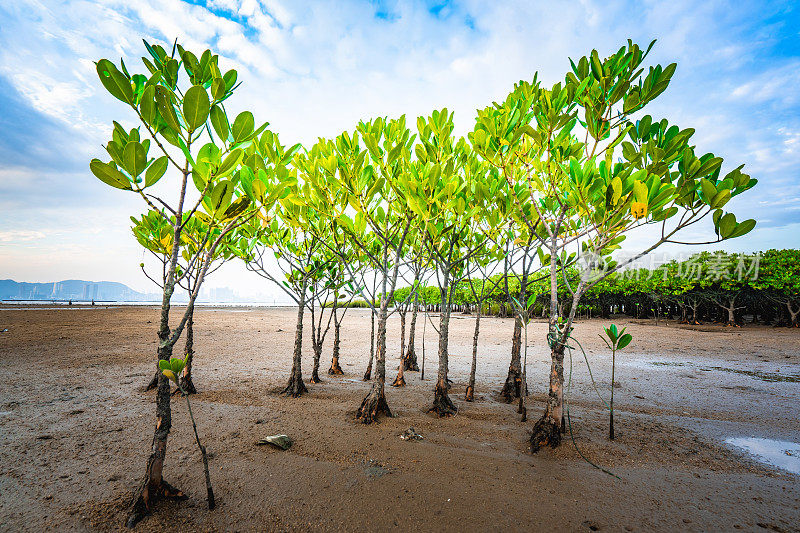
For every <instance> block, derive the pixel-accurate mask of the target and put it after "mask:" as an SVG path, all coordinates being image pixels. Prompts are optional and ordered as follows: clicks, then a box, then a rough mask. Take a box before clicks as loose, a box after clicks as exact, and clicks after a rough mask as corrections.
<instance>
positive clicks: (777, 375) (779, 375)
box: [623, 360, 800, 383]
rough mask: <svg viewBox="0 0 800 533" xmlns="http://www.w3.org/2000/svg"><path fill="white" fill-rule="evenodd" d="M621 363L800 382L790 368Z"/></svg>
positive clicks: (690, 363) (633, 366) (687, 363)
mask: <svg viewBox="0 0 800 533" xmlns="http://www.w3.org/2000/svg"><path fill="white" fill-rule="evenodd" d="M623 365H625V366H628V367H632V368H640V369H646V368H653V367H656V368H659V367H660V368H664V369H665V370H666V368H668V367H695V368H697V370H699V371H701V372H712V371H716V372H726V373H729V374H738V375H740V376H746V377H749V378H753V379H757V380H759V381H766V382H768V383H800V374H797V373H794V372H792V371H791V370H790V371H788V372H785V373H784V372H780V370H778V371H777V372H764V371H761V370H745V369H741V368H729V367H724V366H712V365H704V364H701V363H696V362H691V361H686V362H681V361H663V360H662V361H642V360H633V361H627V362H624V363H623Z"/></svg>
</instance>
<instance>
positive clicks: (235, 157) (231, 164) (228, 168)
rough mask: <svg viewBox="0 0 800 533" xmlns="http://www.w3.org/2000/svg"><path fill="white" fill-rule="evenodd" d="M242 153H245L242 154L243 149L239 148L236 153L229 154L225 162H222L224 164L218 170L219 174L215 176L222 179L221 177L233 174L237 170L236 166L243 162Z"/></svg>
mask: <svg viewBox="0 0 800 533" xmlns="http://www.w3.org/2000/svg"><path fill="white" fill-rule="evenodd" d="M242 153H243V152H242V150H241V148H237V149H235V150H234V151H232V152H231V153H230V154H228V157H226V158H225V160H224V161H223V162H222V164H221V165H220V166H219V168H218V169H217V173H216V174H215V177H217V178H221V177H223V176H227V175H228V174H230V173H231V172H233V169H235V168H236V165H238V164H239V161H241V159H242Z"/></svg>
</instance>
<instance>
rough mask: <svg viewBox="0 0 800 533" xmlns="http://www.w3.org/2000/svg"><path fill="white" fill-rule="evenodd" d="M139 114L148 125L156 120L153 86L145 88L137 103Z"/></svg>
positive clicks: (154, 89) (154, 90)
mask: <svg viewBox="0 0 800 533" xmlns="http://www.w3.org/2000/svg"><path fill="white" fill-rule="evenodd" d="M139 112H140V113H141V114H142V117H143V118H144V121H145V122H147V123H148V124H152V123H153V122H154V121H155V120H156V88H155V87H154V86H152V85H148V86H147V87H145V89H144V92H143V93H142V98H141V100H140V101H139Z"/></svg>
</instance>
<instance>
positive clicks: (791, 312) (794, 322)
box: [786, 300, 800, 328]
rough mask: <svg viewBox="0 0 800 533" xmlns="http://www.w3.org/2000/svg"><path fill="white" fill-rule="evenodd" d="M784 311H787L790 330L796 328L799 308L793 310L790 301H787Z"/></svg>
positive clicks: (799, 313) (799, 312)
mask: <svg viewBox="0 0 800 533" xmlns="http://www.w3.org/2000/svg"><path fill="white" fill-rule="evenodd" d="M786 310H787V311H789V320H790V322H789V327H790V328H796V327H797V316H798V315H800V307H798V308H797V309H794V308H793V307H792V302H791V300H788V301H787V302H786Z"/></svg>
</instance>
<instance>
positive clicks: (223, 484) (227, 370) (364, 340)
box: [0, 305, 800, 531]
mask: <svg viewBox="0 0 800 533" xmlns="http://www.w3.org/2000/svg"><path fill="white" fill-rule="evenodd" d="M0 307H1V308H2V309H0V330H2V329H4V328H8V331H6V332H3V333H0V383H2V386H0V530H2V531H42V530H48V529H50V530H52V529H58V530H61V531H64V530H72V531H83V530H102V531H106V530H121V529H122V523H123V519H124V511H125V508H126V506H127V504H128V500H129V498H130V496H131V494H132V491H133V489H134V487H135V485H136V483H137V482H138V481H139V479H140V477H141V475H142V473H143V470H144V465H145V460H146V457H147V454H148V450H149V446H150V441H151V439H152V432H153V424H154V403H153V400H154V392H144V391H143V387H144V385H146V383H147V381H148V380H149V378H150V377H151V376H152V373H153V371H154V369H155V346H156V344H155V341H156V323H157V319H158V310H157V309H155V308H153V307H108V308H105V307H94V308H80V307H73V308H69V309H67V308H65V309H52V308H45V309H32V308H29V309H13V308H12V306H8V305H3V306H0ZM44 307H48V306H44ZM49 307H52V306H49ZM175 310H176V311H178V310H181V308H175ZM176 314H177V313H176ZM295 316H296V310H293V309H290V308H286V309H264V308H200V309H198V310H197V311H195V334H194V339H195V349H196V355H195V363H194V364H195V366H194V382H195V385H196V386H197V388H198V390H199V394H197V395H196V396H193V397H192V405H193V409H194V412H195V416H196V418H197V422H198V428H199V431H200V435H201V437H202V439H203V440H204V444H206V446H207V447H208V450H209V452H210V453H211V465H210V466H211V477H212V482H213V484H214V489H215V493H216V495H217V509H216V510H214V511H208V510H207V508H206V506H205V500H204V499H205V489H204V484H203V470H202V464H201V461H200V456H199V453H198V451H197V448H196V445H195V443H194V438H193V435H192V432H191V425H190V422H189V418H188V414H187V411H186V405H185V403H184V401H183V400H182V399H180V398H178V397H173V403H172V406H173V421H172V424H173V429H172V433H171V435H170V440H169V446H168V451H167V460H166V466H165V472H164V477H165V479H166V480H168V481H169V482H170V483H171V484H173V485H175V486H176V487H178V488H180V489H181V490H183V491H184V492H185V493H186V494H187V495H188V500H187V501H184V502H179V503H161V504H159V506H158V508H157V510H156V512H155V513H154V514H153V515H151V516H149V517H147V518H146V519H145V520H144V521H142V522H141V523H140V524H139V525H138V526H137V530H139V531H165V530H169V531H309V530H313V531H346V530H353V529H360V530H367V531H387V530H397V531H403V530H411V529H417V530H421V531H473V530H475V531H490V530H491V531H497V530H505V531H545V530H546V531H653V530H658V531H674V530H682V531H684V530H685V531H730V530H734V529H740V530H744V531H764V530H767V531H800V529H798V528H800V525H798V524H800V476H799V475H797V474H793V473H791V472H790V471H789V470H787V469H785V468H779V467H775V466H771V465H769V464H767V463H765V462H763V461H758V460H757V458H756V457H755V456H753V455H751V454H749V453H748V452H747V451H745V450H743V449H741V448H738V447H736V446H734V445H733V444H729V443H726V439H731V438H750V437H757V438H766V439H775V440H779V441H787V442H790V443H800V420H799V419H798V405H800V383H799V382H800V332H798V330H796V329H787V328H771V327H765V326H747V327H744V328H724V327H721V326H717V325H712V324H707V325H704V326H697V327H689V326H679V325H677V324H675V323H669V324H664V323H661V324H660V325H658V326H656V325H655V324H654V323H653V322H652V321H632V320H629V319H625V318H618V319H616V320H614V322H615V323H617V324H618V325H621V326H627V327H628V332H630V333H631V334H632V335H633V338H634V340H633V342H632V343H631V345H630V346H629V347H628V348H626V349H625V350H624V351H623V352H621V353H620V354H618V358H617V369H616V378H617V379H616V382H617V387H616V388H615V408H616V409H615V427H616V440H614V441H609V440H608V439H607V435H606V434H607V431H608V413H607V411H606V410H605V408H604V406H603V404H602V402H601V400H600V399H599V398H598V395H597V393H596V392H595V390H594V389H593V387H592V385H591V380H590V377H589V373H588V371H587V367H586V364H585V362H584V361H583V357H582V356H581V355H580V352H578V353H577V354H576V357H575V358H574V359H573V373H572V387H571V390H570V395H569V400H570V413H571V420H572V426H573V434H574V440H575V443H576V444H577V447H578V449H579V450H580V451H581V452H582V453H583V454H584V455H585V456H586V457H587V458H588V459H590V460H591V461H592V462H594V463H596V464H597V465H600V466H602V467H604V468H605V469H607V470H609V471H610V472H613V474H615V475H616V476H618V477H619V479H618V478H616V477H612V476H611V475H608V474H606V473H604V472H602V471H600V470H598V469H597V468H595V467H593V466H591V465H590V464H588V463H587V462H585V461H584V460H583V459H582V458H581V457H580V455H579V453H578V451H577V450H576V447H575V446H574V445H573V443H572V441H571V439H570V438H569V434H568V435H567V438H566V439H565V441H564V443H563V444H562V445H561V446H560V447H559V448H558V449H555V450H550V449H548V450H544V451H542V452H540V453H539V454H537V455H531V454H530V453H529V452H528V450H527V439H528V435H529V431H530V428H531V426H532V424H533V422H534V421H535V420H536V418H537V417H538V415H539V413H540V412H541V410H542V409H543V399H544V395H545V390H546V380H547V373H548V371H549V353H548V350H547V346H546V343H545V333H546V324H544V323H542V322H533V323H532V324H531V325H530V329H529V337H528V338H529V343H528V344H529V348H528V386H529V389H530V392H531V396H530V398H529V404H528V409H529V420H528V422H525V423H523V422H521V421H520V418H519V415H518V414H517V412H516V405H507V404H505V403H502V402H501V401H500V400H499V398H498V396H497V391H498V390H499V389H500V388H501V386H502V383H503V381H504V379H505V375H506V371H507V368H508V361H509V353H510V347H511V333H512V328H513V322H512V320H511V319H500V318H484V319H483V320H482V324H481V325H482V327H481V342H480V350H479V355H478V369H477V386H476V392H475V400H476V401H475V402H473V403H467V402H464V401H463V396H464V389H465V386H466V381H467V378H468V374H469V364H470V360H471V341H472V331H473V326H474V322H473V320H474V317H472V316H468V315H460V314H459V315H456V314H454V315H453V321H452V323H451V333H450V335H451V336H450V346H451V355H450V376H451V379H452V380H453V386H452V390H451V397H452V399H453V400H454V402H455V403H456V405H457V406H458V408H459V412H458V414H457V415H456V416H455V417H453V418H449V419H438V418H434V417H432V416H431V415H428V414H427V413H426V410H427V408H428V407H429V404H430V403H431V401H432V399H433V392H432V390H433V385H434V378H435V374H436V368H437V358H436V344H437V339H436V337H435V332H434V331H433V328H432V327H431V326H430V324H429V325H428V326H427V331H426V335H425V346H426V348H425V358H426V360H425V378H426V379H425V380H424V381H422V380H420V374H419V373H418V372H407V373H406V381H407V386H406V387H404V388H400V389H396V388H392V387H388V383H391V381H392V380H393V379H394V376H395V373H396V371H397V365H398V356H399V349H400V341H399V331H400V326H399V319H398V317H397V316H394V317H392V318H390V322H389V326H388V362H387V382H388V383H387V400H388V403H389V406H390V407H391V409H392V411H393V413H394V414H395V418H392V419H381V421H380V423H378V424H373V425H371V426H365V425H362V424H359V423H358V422H356V421H355V420H354V413H355V410H356V409H357V408H358V405H359V403H360V401H361V399H362V397H363V396H364V394H365V393H366V390H367V387H368V384H367V383H365V382H363V381H362V379H361V377H362V375H363V373H364V370H365V368H366V365H367V361H368V358H369V313H368V311H366V310H361V309H354V310H350V311H349V312H348V314H347V317H346V318H345V322H344V325H343V331H342V354H341V365H342V368H343V369H344V371H345V375H344V376H329V375H327V373H326V371H327V368H328V366H329V365H330V347H331V342H332V337H333V333H332V332H331V333H330V334H329V338H328V340H327V341H326V346H325V351H324V352H323V361H322V363H321V374H322V379H323V383H321V384H310V383H307V385H308V387H309V393H308V394H307V395H304V396H303V397H301V398H299V399H292V398H286V397H283V396H281V395H279V394H278V391H279V389H280V388H282V387H283V385H285V381H286V380H287V378H288V375H289V370H290V367H291V350H292V342H293V339H294V319H295ZM434 320H435V319H434ZM608 323H609V321H600V320H582V321H579V323H578V324H577V327H576V332H575V336H576V337H577V338H578V339H579V340H580V341H581V342H582V343H583V346H584V347H585V348H586V350H587V354H588V357H589V360H590V362H591V364H592V371H593V373H594V377H595V379H596V380H597V383H598V387H599V389H600V393H601V394H602V395H603V396H604V397H605V398H607V397H608V395H609V392H610V375H611V357H610V353H609V351H608V350H607V349H606V348H605V346H604V345H603V344H602V342H601V340H600V338H599V337H598V334H599V333H600V332H601V328H602V327H603V326H605V325H608ZM422 324H423V321H422V320H421V319H420V321H419V324H418V330H417V341H418V344H417V352H418V357H419V360H420V362H421V357H422V342H421V341H422V329H423V328H422ZM179 345H182V341H181V342H180V343H179ZM303 359H304V362H303V365H304V366H303V375H304V377H305V378H308V377H309V376H310V373H311V365H312V354H311V343H310V336H309V333H308V330H307V335H306V339H305V343H304V355H303ZM410 426H413V427H414V428H415V429H416V431H417V432H418V433H419V434H421V435H422V436H423V437H424V439H423V440H420V441H405V440H401V439H400V438H399V435H400V434H401V433H402V432H403V431H405V430H406V429H408V428H409V427H410ZM276 433H286V434H287V435H289V436H290V437H291V438H292V439H293V440H294V446H292V448H290V449H289V450H288V451H280V450H277V449H274V448H271V447H268V446H257V445H256V442H257V441H258V440H259V439H261V438H263V437H265V436H267V435H272V434H276ZM784 455H786V456H787V457H788V458H789V460H791V459H792V452H790V451H789V452H787V453H785V454H784ZM794 459H798V458H797V457H794ZM798 460H800V459H798Z"/></svg>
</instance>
